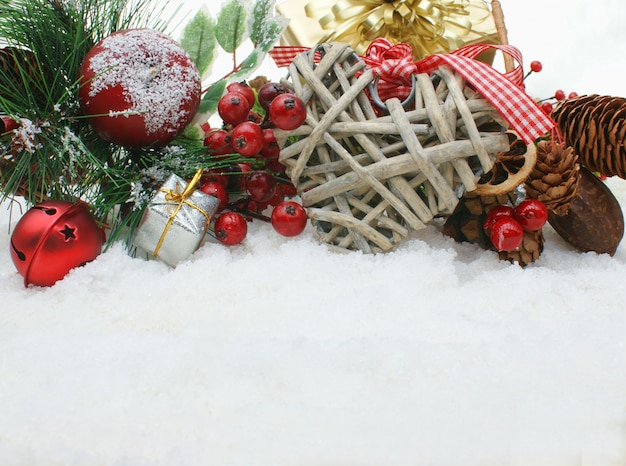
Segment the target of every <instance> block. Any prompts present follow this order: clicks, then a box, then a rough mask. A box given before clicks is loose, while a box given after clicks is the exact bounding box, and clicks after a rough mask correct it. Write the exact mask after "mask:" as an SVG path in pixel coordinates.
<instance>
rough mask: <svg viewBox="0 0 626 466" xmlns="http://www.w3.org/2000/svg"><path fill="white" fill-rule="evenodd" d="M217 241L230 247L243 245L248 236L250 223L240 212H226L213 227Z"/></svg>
mask: <svg viewBox="0 0 626 466" xmlns="http://www.w3.org/2000/svg"><path fill="white" fill-rule="evenodd" d="M213 230H214V231H215V237H216V238H217V240H218V241H219V242H220V243H222V244H226V245H228V246H233V245H235V244H239V243H241V242H242V241H243V240H244V238H245V237H246V235H247V234H248V223H247V222H246V219H245V218H243V215H241V214H240V213H238V212H224V213H223V214H221V215H220V216H219V217H218V218H217V220H215V225H214V227H213Z"/></svg>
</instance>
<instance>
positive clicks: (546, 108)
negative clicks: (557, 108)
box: [541, 102, 554, 115]
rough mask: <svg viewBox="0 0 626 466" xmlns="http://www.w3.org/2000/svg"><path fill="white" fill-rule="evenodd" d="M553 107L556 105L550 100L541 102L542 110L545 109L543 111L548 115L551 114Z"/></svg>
mask: <svg viewBox="0 0 626 466" xmlns="http://www.w3.org/2000/svg"><path fill="white" fill-rule="evenodd" d="M553 109H554V106H553V105H552V104H551V103H550V102H544V103H542V104H541V110H543V113H545V114H546V115H550V114H551V113H552V110H553Z"/></svg>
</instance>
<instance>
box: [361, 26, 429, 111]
mask: <svg viewBox="0 0 626 466" xmlns="http://www.w3.org/2000/svg"><path fill="white" fill-rule="evenodd" d="M363 60H364V61H365V64H366V65H367V66H368V67H369V68H371V69H372V71H373V72H374V75H375V76H377V77H378V78H379V80H378V83H377V85H376V88H377V91H378V96H379V97H380V99H381V100H382V101H383V102H384V101H385V100H387V99H390V98H392V97H397V98H398V99H400V100H404V99H406V98H407V97H408V96H409V94H410V93H411V87H412V80H411V76H412V75H413V74H415V73H417V72H418V69H417V64H416V63H415V62H414V61H413V49H412V48H411V46H410V45H409V44H397V45H394V44H393V43H392V42H391V41H389V40H388V39H385V38H380V39H376V40H375V41H373V42H372V43H371V44H370V45H369V47H368V48H367V52H366V53H365V56H364V57H363Z"/></svg>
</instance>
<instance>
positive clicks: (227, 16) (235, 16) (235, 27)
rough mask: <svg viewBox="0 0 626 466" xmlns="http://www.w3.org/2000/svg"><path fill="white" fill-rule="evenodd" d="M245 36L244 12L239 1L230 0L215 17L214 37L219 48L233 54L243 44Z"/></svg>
mask: <svg viewBox="0 0 626 466" xmlns="http://www.w3.org/2000/svg"><path fill="white" fill-rule="evenodd" d="M245 34H246V10H245V8H244V5H243V3H242V2H241V0H230V2H228V3H226V4H225V5H224V6H222V9H221V10H220V12H219V14H218V15H217V27H216V29H215V36H216V38H217V42H218V43H219V44H220V46H221V47H222V48H223V49H224V50H225V51H226V52H228V53H234V52H235V51H236V50H237V49H238V48H239V46H240V45H241V44H242V43H243V41H244V39H245Z"/></svg>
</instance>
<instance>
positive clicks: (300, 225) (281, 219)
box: [270, 201, 307, 236]
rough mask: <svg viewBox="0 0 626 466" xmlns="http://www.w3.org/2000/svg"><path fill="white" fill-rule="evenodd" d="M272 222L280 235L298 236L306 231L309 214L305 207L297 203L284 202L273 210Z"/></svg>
mask: <svg viewBox="0 0 626 466" xmlns="http://www.w3.org/2000/svg"><path fill="white" fill-rule="evenodd" d="M270 221H271V223H272V227H273V228H274V230H276V231H277V232H278V233H279V234H281V235H283V236H296V235H299V234H300V233H302V232H303V231H304V229H305V227H306V222H307V214H306V210H305V209H304V207H302V206H301V205H300V204H298V203H297V202H294V201H283V202H281V203H280V204H278V205H277V206H276V207H274V210H272V215H271V218H270Z"/></svg>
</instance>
